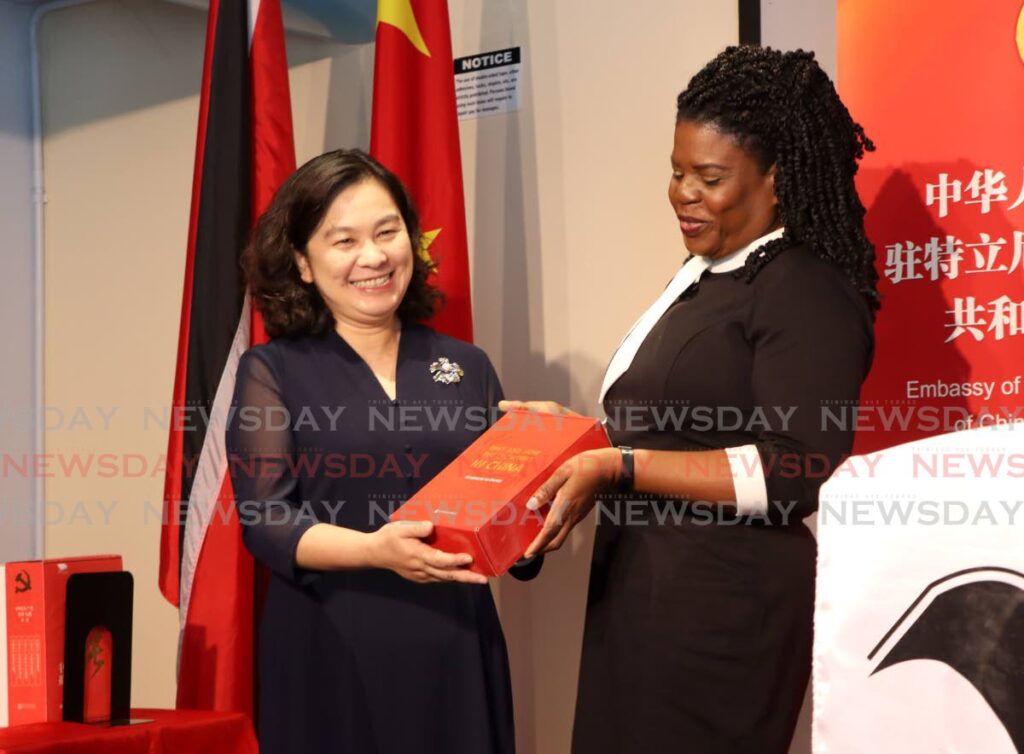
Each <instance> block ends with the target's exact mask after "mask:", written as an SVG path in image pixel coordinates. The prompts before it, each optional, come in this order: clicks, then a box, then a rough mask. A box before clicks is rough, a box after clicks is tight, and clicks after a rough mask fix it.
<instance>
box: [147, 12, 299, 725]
mask: <svg viewBox="0 0 1024 754" xmlns="http://www.w3.org/2000/svg"><path fill="white" fill-rule="evenodd" d="M209 13H210V15H209V23H208V27H207V34H206V57H205V65H204V68H203V86H202V95H201V99H200V107H199V135H198V139H197V143H196V163H195V175H194V178H193V188H192V213H191V218H190V222H189V234H188V254H187V260H186V267H185V291H184V296H183V299H182V308H181V329H180V333H179V339H178V367H177V373H176V375H175V379H174V404H173V406H174V410H173V412H172V416H173V417H174V421H172V426H171V434H170V438H169V441H168V451H167V459H168V462H167V477H166V479H165V484H164V506H165V508H164V514H165V519H164V526H163V531H162V534H161V540H160V590H161V591H162V592H163V594H164V596H165V597H167V599H168V600H170V602H171V603H173V604H175V605H177V606H178V608H179V611H180V620H181V635H180V645H179V654H178V697H177V705H178V707H179V708H199V709H218V710H237V711H241V712H245V713H248V714H250V715H251V714H252V711H253V627H254V612H255V599H254V589H255V578H254V567H253V561H252V559H251V558H250V556H249V554H248V553H247V552H246V550H245V548H244V547H243V545H242V539H241V533H240V529H239V524H238V519H237V517H236V514H235V510H234V505H233V497H234V495H233V492H232V489H231V481H230V478H229V477H228V476H227V473H226V471H227V463H226V456H225V451H224V420H223V417H225V416H226V415H227V408H228V406H229V404H230V400H231V395H232V392H233V389H234V381H235V370H236V367H237V365H238V358H239V356H241V354H242V352H244V351H245V350H246V349H247V348H249V346H250V345H252V344H254V343H260V342H263V341H265V340H266V334H265V332H264V330H263V326H262V322H261V321H260V319H259V317H258V315H257V314H256V313H255V312H254V311H253V310H252V309H251V308H250V305H249V301H248V298H247V296H246V293H245V289H244V283H243V281H242V278H241V272H240V268H239V257H240V255H241V252H242V249H243V248H244V246H245V243H246V241H247V238H248V235H249V229H250V227H251V226H252V223H253V220H254V219H255V218H256V217H258V216H259V214H260V213H261V212H262V211H263V209H264V208H265V207H266V206H267V204H268V203H269V202H270V199H271V197H272V196H273V193H274V191H275V190H276V189H277V187H278V186H279V185H280V184H281V182H282V181H284V179H285V178H287V177H288V175H289V174H290V173H291V172H292V171H293V170H294V169H295V150H294V145H293V140H292V120H291V104H290V99H289V94H288V67H287V61H286V58H285V45H284V30H283V27H282V22H281V6H280V0H248V2H246V0H211V1H210V11H209Z"/></svg>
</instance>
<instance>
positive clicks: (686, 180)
mask: <svg viewBox="0 0 1024 754" xmlns="http://www.w3.org/2000/svg"><path fill="white" fill-rule="evenodd" d="M668 198H669V201H670V202H671V203H672V209H673V210H675V213H676V217H677V218H679V229H680V230H681V231H682V234H683V239H684V242H685V244H686V248H687V250H688V251H689V252H690V253H691V254H697V255H699V256H702V257H708V258H710V259H718V258H720V257H724V256H728V255H729V254H731V253H733V252H734V251H739V250H740V249H742V248H743V247H744V246H746V245H747V244H749V243H750V242H751V241H753V240H755V239H757V238H759V237H761V236H763V235H764V234H765V233H768V232H769V231H771V230H774V229H775V228H777V227H779V221H778V212H777V208H778V204H779V202H778V200H777V199H776V198H775V167H774V166H772V167H771V168H769V169H768V170H767V171H766V172H762V170H761V166H760V165H759V164H758V161H757V159H756V158H755V157H754V155H752V154H751V153H750V152H748V151H747V150H746V149H744V148H743V147H741V146H740V144H739V142H737V141H736V139H735V138H734V137H732V136H730V135H728V134H724V133H722V132H721V131H719V130H718V129H717V128H715V127H714V126H712V125H708V124H705V123H696V122H694V121H689V120H683V121H680V122H679V124H678V125H677V126H676V132H675V143H674V146H673V149H672V178H671V180H670V181H669V185H668Z"/></svg>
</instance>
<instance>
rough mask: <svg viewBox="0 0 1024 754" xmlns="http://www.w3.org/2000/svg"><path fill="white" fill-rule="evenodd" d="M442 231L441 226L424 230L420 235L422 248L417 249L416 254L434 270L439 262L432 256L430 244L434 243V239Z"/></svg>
mask: <svg viewBox="0 0 1024 754" xmlns="http://www.w3.org/2000/svg"><path fill="white" fill-rule="evenodd" d="M440 232H441V228H437V229H435V230H425V231H423V235H421V236H420V248H419V249H417V250H416V256H418V257H419V258H420V259H422V260H423V261H424V262H426V263H427V266H428V267H429V268H430V269H432V270H433V269H434V268H436V267H437V262H435V261H434V259H433V257H431V256H430V244H432V243H434V239H435V238H437V234H438V233H440Z"/></svg>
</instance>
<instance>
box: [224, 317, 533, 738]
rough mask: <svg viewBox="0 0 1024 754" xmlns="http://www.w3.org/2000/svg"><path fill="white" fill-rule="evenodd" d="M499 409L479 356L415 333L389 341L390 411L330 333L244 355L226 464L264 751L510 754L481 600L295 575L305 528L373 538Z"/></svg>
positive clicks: (357, 577) (473, 594) (497, 630)
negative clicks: (441, 377) (264, 571)
mask: <svg viewBox="0 0 1024 754" xmlns="http://www.w3.org/2000/svg"><path fill="white" fill-rule="evenodd" d="M439 357H447V358H448V359H449V360H451V361H453V362H456V363H457V364H458V365H460V366H461V367H462V369H463V370H464V373H465V374H464V376H463V378H462V379H461V381H459V382H457V383H452V384H444V383H440V382H435V381H434V379H433V377H432V375H431V372H430V369H429V367H430V364H431V363H432V362H433V361H435V360H436V359H438V358H439ZM501 397H502V396H501V386H500V384H499V382H498V379H497V376H496V375H495V373H494V369H493V367H492V366H491V364H490V361H489V360H488V359H487V356H486V355H485V354H484V353H483V352H482V351H481V350H479V349H478V348H475V347H474V346H472V345H469V344H467V343H463V342H461V341H457V340H454V339H452V338H448V337H444V336H441V335H438V334H437V333H435V332H433V331H432V330H430V329H428V328H425V327H422V326H416V325H405V326H403V328H402V335H401V339H400V341H399V353H398V366H397V400H395V401H392V400H390V399H389V398H388V397H387V395H386V394H385V393H384V391H383V390H382V388H381V387H380V385H379V383H378V382H377V379H376V378H375V377H374V375H373V374H372V372H371V371H370V369H369V367H368V366H367V365H366V363H365V362H364V361H363V360H362V359H361V358H360V357H359V356H358V355H357V354H356V353H355V351H353V350H352V348H351V347H350V346H349V345H348V344H347V343H346V342H345V341H344V339H342V338H341V337H340V336H338V335H337V334H335V333H333V332H332V333H331V334H329V335H327V336H325V337H305V338H300V339H295V340H286V339H277V340H274V341H272V342H270V343H268V344H266V345H263V346H258V347H255V348H253V349H251V350H250V351H248V352H247V353H246V354H244V355H243V357H242V359H241V361H240V363H239V367H238V375H237V382H236V390H235V401H234V405H235V407H236V411H235V413H234V415H233V417H232V419H231V422H230V424H229V430H228V452H229V457H230V459H231V466H232V468H231V474H232V480H233V482H234V485H235V493H236V498H237V510H238V513H239V517H240V520H241V523H242V525H243V537H244V539H245V544H246V546H247V547H248V548H249V550H250V551H251V552H252V554H253V555H254V556H255V557H256V558H257V559H258V560H259V561H261V562H262V563H264V564H265V565H267V566H269V568H270V571H271V575H270V583H269V586H268V593H267V597H266V603H265V606H264V609H263V615H262V620H261V623H260V629H259V650H258V651H259V668H260V672H259V677H260V684H259V685H260V688H259V713H258V714H259V739H260V750H261V752H262V754H283V753H284V752H294V753H295V754H320V753H321V752H322V753H324V754H326V753H327V752H331V753H334V754H490V753H492V752H493V753H494V754H512V753H513V752H514V748H515V747H514V743H513V722H512V696H511V687H510V682H509V673H508V661H507V656H506V650H505V640H504V637H503V635H502V631H501V626H500V625H499V622H498V616H497V612H496V610H495V606H494V602H493V600H492V598H491V592H490V590H489V588H488V587H486V586H477V585H469V584H455V583H444V584H428V585H421V584H415V583H413V582H410V581H407V580H405V579H403V578H401V577H400V576H398V575H397V574H395V573H393V572H391V571H385V570H359V571H340V572H330V573H317V572H312V571H307V570H304V569H302V568H299V567H298V566H297V565H296V564H295V548H296V545H297V543H298V540H299V538H300V537H301V536H302V534H303V533H304V532H305V531H306V530H307V529H308V528H309V527H310V526H312V525H313V524H314V523H317V522H329V523H335V524H338V525H341V526H346V527H350V528H352V529H357V530H360V531H373V530H375V529H377V528H379V527H380V526H382V525H384V524H385V523H386V522H387V516H388V514H389V513H390V512H391V511H393V510H394V508H395V507H397V506H398V505H399V504H401V503H402V502H403V501H404V500H406V499H407V498H408V497H409V496H410V495H412V494H413V493H414V492H416V490H418V489H419V488H420V487H421V486H422V485H423V484H424V483H425V482H426V481H427V480H429V479H430V478H431V477H432V476H434V475H435V474H436V473H437V472H439V471H440V470H441V469H442V468H444V466H445V465H447V464H448V462H449V461H451V460H452V459H453V458H455V456H457V455H458V454H459V453H460V452H461V451H462V450H463V449H464V448H465V447H466V446H467V445H468V444H469V443H470V442H472V441H473V440H474V439H475V438H476V437H477V436H478V435H479V434H480V433H481V432H482V431H483V430H484V429H486V427H487V426H488V421H489V418H490V417H489V413H490V411H489V409H491V408H492V407H494V406H495V405H496V404H497V401H498V400H499V399H500V398H501ZM339 409H340V410H341V411H340V413H339Z"/></svg>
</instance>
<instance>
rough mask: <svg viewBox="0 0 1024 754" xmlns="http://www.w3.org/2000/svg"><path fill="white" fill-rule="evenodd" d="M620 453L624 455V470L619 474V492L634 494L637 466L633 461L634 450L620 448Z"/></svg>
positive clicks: (624, 446)
mask: <svg viewBox="0 0 1024 754" xmlns="http://www.w3.org/2000/svg"><path fill="white" fill-rule="evenodd" d="M619 453H621V454H622V469H621V471H620V472H619V481H618V482H616V484H615V490H616V491H617V492H633V489H634V487H633V483H634V481H635V480H634V478H633V477H634V473H635V471H636V465H635V463H634V459H633V449H632V448H630V447H629V446H627V445H620V446H619Z"/></svg>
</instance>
